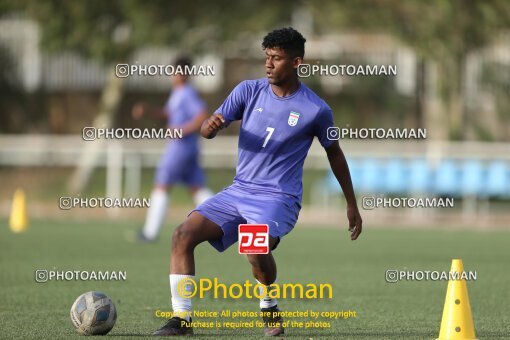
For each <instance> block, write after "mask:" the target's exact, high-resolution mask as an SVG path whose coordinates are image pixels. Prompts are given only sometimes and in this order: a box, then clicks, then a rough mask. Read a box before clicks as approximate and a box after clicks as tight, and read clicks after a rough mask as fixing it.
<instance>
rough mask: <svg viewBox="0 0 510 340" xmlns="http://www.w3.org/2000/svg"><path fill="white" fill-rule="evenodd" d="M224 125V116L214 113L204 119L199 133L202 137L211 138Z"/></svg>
mask: <svg viewBox="0 0 510 340" xmlns="http://www.w3.org/2000/svg"><path fill="white" fill-rule="evenodd" d="M224 127H225V118H223V115H222V114H221V113H216V114H214V115H212V116H211V117H209V118H208V119H206V120H205V121H204V122H203V123H202V127H201V128H200V134H201V135H202V137H204V138H207V139H212V138H214V137H216V134H217V133H218V131H220V130H221V129H223V128H224Z"/></svg>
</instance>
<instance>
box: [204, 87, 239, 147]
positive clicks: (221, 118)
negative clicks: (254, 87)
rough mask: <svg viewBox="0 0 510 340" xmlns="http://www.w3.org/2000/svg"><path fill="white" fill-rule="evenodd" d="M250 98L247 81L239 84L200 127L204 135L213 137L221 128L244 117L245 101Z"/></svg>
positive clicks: (209, 137)
mask: <svg viewBox="0 0 510 340" xmlns="http://www.w3.org/2000/svg"><path fill="white" fill-rule="evenodd" d="M247 100H248V86H247V81H243V82H241V83H240V84H238V85H237V86H236V87H235V88H234V90H232V92H231V93H230V94H229V96H228V97H227V99H225V101H224V102H223V104H221V106H220V107H219V108H218V110H216V112H215V113H214V115H212V116H211V117H209V119H207V120H206V121H205V122H204V123H203V124H202V127H201V129H200V134H201V135H202V137H204V138H207V139H211V138H214V137H216V134H217V133H218V131H220V130H221V129H224V128H226V127H227V126H229V124H230V123H231V122H233V121H235V120H241V119H242V118H243V111H244V107H245V103H246V101H247Z"/></svg>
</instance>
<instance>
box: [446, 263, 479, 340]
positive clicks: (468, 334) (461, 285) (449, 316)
mask: <svg viewBox="0 0 510 340" xmlns="http://www.w3.org/2000/svg"><path fill="white" fill-rule="evenodd" d="M463 272H464V267H463V265H462V260H458V259H455V260H452V269H451V270H450V273H458V274H450V275H456V278H457V279H456V280H452V278H451V277H450V281H449V282H448V289H447V291H446V299H445V302H444V309H443V319H442V320H441V329H440V331H439V338H438V340H450V339H455V340H457V339H463V340H468V339H469V340H472V339H476V335H475V327H474V324H473V316H472V315H471V305H470V304H469V297H468V291H467V285H466V280H465V277H464V278H462V279H461V275H462V274H463Z"/></svg>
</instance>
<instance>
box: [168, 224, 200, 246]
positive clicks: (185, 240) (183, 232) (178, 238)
mask: <svg viewBox="0 0 510 340" xmlns="http://www.w3.org/2000/svg"><path fill="white" fill-rule="evenodd" d="M195 246H196V244H195V242H194V239H193V234H192V233H191V232H189V230H188V228H187V226H186V222H184V223H183V224H181V225H180V226H178V227H177V228H176V229H175V230H174V233H173V235H172V249H182V250H189V249H193V248H194V247H195Z"/></svg>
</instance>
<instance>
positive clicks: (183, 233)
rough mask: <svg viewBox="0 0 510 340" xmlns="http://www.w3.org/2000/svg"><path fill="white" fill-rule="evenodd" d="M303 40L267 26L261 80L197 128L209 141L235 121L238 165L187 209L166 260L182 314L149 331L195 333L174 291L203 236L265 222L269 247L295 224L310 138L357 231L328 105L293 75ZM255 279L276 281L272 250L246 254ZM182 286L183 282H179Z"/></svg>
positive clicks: (274, 327) (266, 307)
mask: <svg viewBox="0 0 510 340" xmlns="http://www.w3.org/2000/svg"><path fill="white" fill-rule="evenodd" d="M304 44H305V39H304V38H303V36H302V35H301V34H300V33H299V32H297V31H296V30H294V29H292V28H283V29H279V30H275V31H273V32H270V33H269V34H268V35H267V36H266V37H265V38H264V40H263V42H262V47H263V48H264V50H265V53H266V62H265V67H266V78H263V79H257V80H247V81H243V82H242V83H240V84H239V85H238V86H237V87H236V88H235V89H234V90H233V91H232V93H231V94H230V95H229V96H228V98H227V99H226V100H225V102H224V103H223V104H222V105H221V106H220V108H219V109H218V110H216V112H215V114H214V115H213V116H212V117H210V118H209V119H207V120H206V121H205V122H204V124H203V125H202V127H201V131H200V132H201V135H202V136H203V137H204V138H207V139H211V138H214V137H215V136H216V134H217V133H218V131H219V130H221V129H223V128H226V127H228V126H229V125H230V123H231V122H233V121H236V120H241V131H240V134H239V142H238V164H237V169H236V176H235V178H234V182H233V184H232V185H230V186H229V187H227V188H226V189H224V190H223V191H221V192H220V193H218V194H216V195H215V196H213V197H212V198H210V199H208V200H206V201H205V202H204V203H202V204H201V205H199V206H198V207H197V208H196V209H195V210H193V211H192V212H191V213H190V214H189V215H188V218H187V219H186V221H184V223H183V224H181V225H180V226H179V227H178V228H177V229H176V230H175V232H174V234H173V238H172V254H171V258H170V290H171V295H172V308H173V311H174V313H175V314H177V315H181V316H182V318H180V317H177V316H176V317H174V318H172V319H170V320H169V321H168V322H167V323H166V324H165V325H164V326H163V327H161V328H160V329H159V330H157V331H156V332H155V333H154V335H164V336H169V335H189V334H192V333H193V329H192V327H191V323H190V321H191V319H190V317H189V316H186V315H189V313H188V312H190V311H191V299H188V298H184V297H182V296H181V295H180V294H179V291H178V290H179V281H180V280H182V279H194V277H195V263H194V249H195V247H196V246H197V245H198V244H200V243H202V242H204V241H208V242H209V243H210V244H211V245H212V246H213V247H214V248H216V249H217V250H218V251H220V252H222V251H224V250H225V249H227V248H228V247H229V246H231V245H232V244H234V243H235V242H237V241H238V225H239V224H245V223H249V224H252V223H255V224H267V225H269V249H271V250H274V249H275V248H276V246H277V245H278V243H279V242H280V241H281V239H282V238H283V237H284V236H285V235H286V234H288V233H289V232H290V231H291V230H292V228H293V227H294V225H295V224H296V222H297V219H298V214H299V210H300V208H301V198H302V193H303V187H302V175H303V163H304V160H305V158H306V155H307V153H308V150H309V148H310V146H311V144H312V141H313V139H314V138H315V137H317V138H318V140H319V142H320V143H321V145H322V146H323V147H324V149H325V151H326V154H327V157H328V160H329V163H330V165H331V169H332V170H333V172H334V174H335V176H336V178H337V179H338V182H339V183H340V185H341V187H342V189H343V192H344V195H345V198H346V200H347V217H348V220H349V231H350V232H351V239H352V240H356V239H357V238H358V236H359V235H360V233H361V229H362V220H361V216H360V213H359V211H358V207H357V203H356V198H355V195H354V191H353V188H352V183H351V178H350V173H349V168H348V166H347V162H346V160H345V157H344V155H343V152H342V150H341V149H340V146H339V144H338V141H335V140H329V139H328V135H327V130H328V128H329V127H333V126H334V124H333V114H332V111H331V109H330V108H329V106H328V105H327V104H326V103H325V102H324V101H323V100H322V99H321V98H319V97H318V96H317V95H316V94H315V93H314V92H313V91H312V90H310V89H309V88H308V87H307V86H306V85H305V84H303V83H301V82H300V81H299V78H298V75H297V68H298V66H299V65H300V64H301V63H302V61H303V57H304ZM248 260H249V262H250V264H251V265H252V271H253V275H254V277H255V279H256V280H257V281H258V282H259V283H261V284H263V285H266V286H269V285H271V284H272V283H274V282H275V280H276V264H275V261H274V258H273V256H272V254H271V252H270V253H269V254H263V255H262V254H259V255H255V254H251V255H248ZM181 288H182V287H181ZM260 308H261V310H262V311H263V312H275V311H278V310H279V309H278V306H277V301H276V299H271V298H268V297H266V298H264V299H261V300H260ZM264 314H265V315H271V316H267V317H264V318H263V319H264V324H265V334H266V335H271V336H278V335H281V334H283V333H284V329H283V327H282V319H281V317H279V316H277V315H276V316H273V315H275V314H278V313H274V314H273V313H264Z"/></svg>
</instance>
